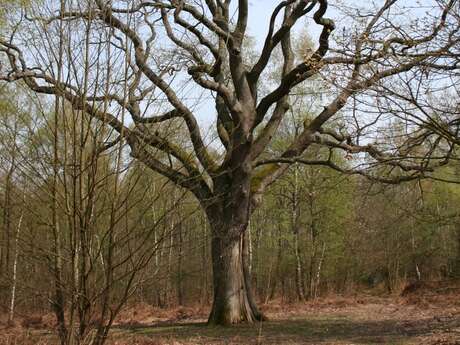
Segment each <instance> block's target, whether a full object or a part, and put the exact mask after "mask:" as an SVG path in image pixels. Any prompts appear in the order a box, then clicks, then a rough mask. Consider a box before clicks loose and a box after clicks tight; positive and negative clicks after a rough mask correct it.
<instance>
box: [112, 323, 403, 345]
mask: <svg viewBox="0 0 460 345" xmlns="http://www.w3.org/2000/svg"><path fill="white" fill-rule="evenodd" d="M115 333H118V334H119V335H120V336H127V335H128V334H129V335H132V336H140V335H142V336H144V337H149V338H151V339H156V338H164V339H174V340H175V341H177V342H178V343H179V344H323V343H324V344H395V345H401V344H405V343H406V341H408V340H409V339H410V336H409V335H405V334H404V333H402V332H401V329H399V328H398V327H397V325H396V324H395V322H392V321H378V322H371V321H368V322H355V321H353V320H347V319H345V318H343V317H338V318H314V319H312V318H309V319H295V320H292V319H290V320H275V321H268V322H263V323H258V324H255V325H235V326H232V327H218V326H214V327H208V326H206V324H204V323H201V324H198V323H183V324H168V325H156V326H151V327H139V328H133V329H123V330H121V329H120V330H117V331H116V332H115Z"/></svg>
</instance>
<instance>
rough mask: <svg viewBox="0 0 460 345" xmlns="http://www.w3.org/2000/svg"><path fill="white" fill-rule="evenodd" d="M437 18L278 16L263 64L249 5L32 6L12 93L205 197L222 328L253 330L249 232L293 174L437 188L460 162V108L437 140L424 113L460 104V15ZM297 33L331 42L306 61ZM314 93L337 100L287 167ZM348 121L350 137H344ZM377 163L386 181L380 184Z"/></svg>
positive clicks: (378, 9)
mask: <svg viewBox="0 0 460 345" xmlns="http://www.w3.org/2000/svg"><path fill="white" fill-rule="evenodd" d="M423 3H424V5H423V6H421V5H420V6H415V5H414V4H413V2H412V1H404V0H385V1H378V3H376V4H369V5H368V6H365V7H363V8H353V6H354V4H353V2H348V1H341V2H334V6H335V7H334V8H333V9H328V0H285V1H276V2H272V3H271V4H273V7H274V8H273V11H272V15H271V17H270V19H269V20H268V21H267V23H266V26H267V34H266V37H265V39H264V42H263V44H262V45H261V49H260V52H259V53H258V54H257V56H256V57H255V58H254V56H253V55H251V59H249V58H248V57H249V51H248V49H247V47H248V45H245V44H244V41H245V38H246V37H247V31H248V24H249V21H250V20H252V19H255V18H256V16H257V13H251V6H250V2H249V1H248V0H239V1H231V0H205V1H204V0H196V1H183V0H171V1H167V0H146V1H143V0H133V1H106V0H95V1H74V0H61V1H60V2H58V1H57V0H54V1H52V0H50V1H44V2H41V3H40V4H39V5H34V4H33V3H32V4H28V8H27V9H25V8H23V9H19V10H18V9H17V8H15V7H12V8H11V9H12V10H11V11H8V13H6V19H5V23H6V24H4V27H3V28H2V32H1V36H0V52H1V53H2V58H3V60H2V69H1V72H0V79H1V80H4V81H7V82H13V81H19V80H21V81H22V82H23V83H25V84H26V85H27V86H28V87H29V88H30V89H32V90H34V91H35V92H37V93H42V94H45V95H55V96H57V97H60V98H64V99H65V100H66V101H67V102H68V103H69V104H71V105H72V106H73V107H74V108H75V109H77V110H82V111H84V112H86V113H87V114H89V115H90V116H92V118H94V119H96V120H98V121H100V122H102V123H103V124H105V125H106V126H108V127H109V128H111V130H112V132H111V135H109V136H107V140H106V142H104V143H101V149H108V150H109V149H110V148H111V147H113V146H114V144H115V143H119V142H120V141H122V142H125V143H126V144H127V146H128V147H129V152H130V154H131V156H132V157H134V158H136V159H138V160H140V161H141V162H143V163H144V164H145V165H146V166H148V167H150V168H151V169H152V170H154V171H156V172H158V173H160V174H162V175H164V176H166V177H167V178H169V179H170V180H171V181H173V182H174V183H176V184H177V185H179V186H181V187H183V188H185V189H187V190H189V191H190V192H191V193H193V194H194V195H195V197H196V198H197V199H198V200H199V202H200V204H201V205H202V208H203V210H204V212H205V214H206V215H207V218H208V221H209V223H210V226H211V229H212V266H213V276H214V278H213V285H214V301H213V306H212V311H211V314H210V316H209V322H210V323H211V324H232V323H238V322H243V321H247V322H253V321H254V320H257V319H262V318H263V315H262V314H261V313H260V312H259V311H258V309H257V307H256V303H255V301H254V299H253V297H252V293H251V286H250V277H249V272H248V269H247V263H246V261H247V257H246V254H245V253H246V249H247V244H246V240H245V234H246V231H247V225H248V221H249V218H250V216H251V213H252V212H253V210H254V209H255V208H256V207H257V205H258V204H259V203H260V200H261V197H262V195H263V193H264V191H265V190H266V188H267V187H268V186H269V185H270V184H271V183H273V182H274V181H275V180H276V179H278V178H279V177H280V176H282V175H283V173H284V172H285V171H286V170H287V169H288V168H289V166H290V165H291V164H292V163H295V162H301V163H305V164H321V165H327V166H330V167H332V168H334V169H336V170H339V171H342V172H344V173H349V174H350V173H358V174H362V175H366V176H368V177H369V178H372V179H378V180H381V181H384V182H391V183H393V182H400V181H404V180H410V179H415V178H419V177H426V176H429V175H430V174H431V172H432V171H433V168H434V167H436V166H439V165H442V164H445V163H446V162H447V161H448V160H449V158H451V156H452V155H453V154H454V153H455V149H454V145H455V144H456V142H455V141H452V140H448V139H449V138H452V137H458V136H457V132H456V131H457V130H458V124H459V122H458V119H453V118H452V116H453V117H454V118H455V114H456V113H457V114H458V107H456V105H455V102H454V103H452V102H438V103H436V104H437V105H431V106H430V109H435V110H436V111H437V112H442V113H448V114H449V115H452V116H449V117H448V119H449V121H447V122H446V121H444V120H443V118H442V117H439V118H437V119H436V121H435V122H434V123H436V124H437V125H439V126H438V127H433V126H428V125H427V123H428V122H427V121H426V120H427V119H431V120H433V119H432V118H431V117H430V114H431V113H427V112H426V111H424V109H423V107H422V109H421V108H420V107H418V108H417V107H416V106H413V105H414V99H415V100H417V102H415V103H417V104H419V103H420V102H418V101H420V99H419V98H420V97H422V96H420V95H430V99H438V100H441V99H443V97H444V99H449V98H448V95H449V93H452V92H454V94H455V92H456V91H455V82H456V81H457V79H458V72H457V71H458V62H459V54H460V50H459V41H460V34H459V30H460V20H459V19H460V18H459V2H458V1H457V0H427V1H424V2H423ZM332 18H337V19H340V21H339V22H338V23H335V22H334V20H333V19H332ZM296 24H297V26H300V25H304V26H308V29H309V30H310V31H311V32H312V33H313V36H315V35H314V33H315V32H317V35H316V38H315V45H314V49H313V50H308V49H306V51H305V52H304V54H303V56H302V57H301V58H299V57H298V56H296V55H295V54H294V52H293V51H294V50H293V49H292V44H291V38H292V36H293V35H294V26H295V25H296ZM276 51H281V53H279V54H278V53H275V52H276ZM274 59H277V60H281V61H277V62H278V63H281V65H282V72H281V74H280V76H279V80H278V81H277V83H276V85H272V83H270V84H269V85H268V84H267V83H264V73H266V72H267V69H268V68H269V66H270V64H271V63H272V62H273V60H274ZM248 60H251V61H249V62H248ZM314 78H316V79H318V78H320V79H321V80H322V81H323V86H322V89H323V90H324V88H325V89H326V92H325V95H324V96H323V97H322V98H321V100H320V103H321V105H322V106H321V107H320V108H319V110H318V111H317V112H316V113H313V114H309V116H308V117H306V118H305V121H304V123H303V128H302V129H301V131H299V133H298V135H297V136H296V137H295V138H294V139H293V140H292V142H291V143H289V145H288V148H287V149H286V150H285V151H284V152H283V153H281V154H275V153H273V152H272V151H270V150H269V145H270V142H271V140H272V138H273V137H274V136H275V134H276V133H277V129H278V127H279V126H280V123H281V122H282V121H283V119H284V118H285V114H286V113H287V112H288V110H289V109H290V106H291V104H290V101H291V97H290V94H291V93H292V92H293V90H296V86H297V85H299V84H301V83H305V82H308V81H309V80H312V79H314ZM83 81H84V82H83ZM262 84H264V85H263V86H264V87H262ZM324 85H326V86H324ZM322 93H323V92H322ZM391 93H393V94H391ZM395 94H396V95H399V96H400V97H396V96H395ZM318 97H319V96H318ZM197 98H198V99H199V98H201V99H202V100H203V101H204V102H205V103H207V104H208V105H209V104H210V103H213V108H214V109H213V110H214V111H213V112H214V116H215V125H216V127H215V133H216V134H218V139H219V141H220V144H221V145H220V146H218V145H216V144H215V143H210V141H209V140H207V139H206V138H205V137H204V134H203V128H201V127H200V126H199V122H198V117H201V116H203V115H204V114H203V113H204V112H209V108H210V107H209V106H204V107H203V106H202V107H201V108H197V107H196V104H195V103H196V99H197ZM422 98H423V97H422ZM396 99H397V102H396V103H397V106H389V103H388V100H396ZM318 101H319V98H318ZM194 102H195V103H194ZM411 104H412V105H411ZM196 109H199V111H196ZM455 109H456V110H455ZM340 112H341V113H342V116H343V118H344V119H345V121H342V124H343V125H341V126H337V125H335V124H336V123H337V122H333V121H332V120H333V119H334V117H336V116H337V115H338V114H339V113H340ZM389 116H392V117H393V118H396V119H398V121H399V122H401V123H404V125H405V126H404V130H403V131H402V132H401V131H400V132H399V133H400V134H401V133H402V134H403V135H399V136H396V135H391V134H388V133H383V134H382V133H381V131H379V129H381V128H382V125H383V124H388V122H389V121H390V120H391V119H390V118H389ZM177 121H182V122H181V123H182V124H183V127H184V128H186V130H187V131H186V132H187V138H186V139H187V140H186V143H185V144H184V138H182V137H181V138H177V136H174V135H171V134H170V133H168V131H166V130H165V129H167V128H171V126H172V125H171V126H170V125H169V124H170V123H171V124H176V123H177ZM430 123H431V122H430ZM387 127H388V126H387ZM314 145H321V146H323V147H326V148H328V149H329V150H330V158H329V159H320V158H318V160H311V159H306V158H305V157H306V153H307V152H308V151H309V148H311V147H312V146H314ZM216 150H217V151H218V154H217V155H216V154H215V151H216ZM158 152H162V153H163V154H162V155H158ZM336 152H342V153H344V154H346V155H349V154H357V156H358V157H359V158H358V160H357V161H356V162H357V164H348V165H347V166H338V165H337V164H336V163H334V159H333V155H334V154H336ZM377 163H378V164H379V165H380V166H383V168H379V169H378V171H379V174H376V173H375V172H373V171H372V170H369V169H368V168H369V167H372V166H374V165H375V164H377Z"/></svg>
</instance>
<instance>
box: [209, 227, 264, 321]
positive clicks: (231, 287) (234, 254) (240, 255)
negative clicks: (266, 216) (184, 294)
mask: <svg viewBox="0 0 460 345" xmlns="http://www.w3.org/2000/svg"><path fill="white" fill-rule="evenodd" d="M221 220H222V219H221ZM219 224H220V225H219ZM246 227H247V224H238V225H235V224H234V225H230V224H228V225H226V223H225V222H223V221H218V222H216V223H214V224H212V225H211V229H212V242H211V247H212V269H213V282H214V299H213V304H212V309H211V313H210V316H209V319H208V324H211V325H231V324H235V323H240V322H248V323H252V322H255V321H259V320H264V319H265V317H264V315H263V314H262V313H261V312H260V311H259V310H258V308H257V306H256V303H255V300H254V297H253V294H252V290H251V282H250V274H249V271H248V262H247V254H246V253H245V250H246V244H245V231H246V230H247V229H246Z"/></svg>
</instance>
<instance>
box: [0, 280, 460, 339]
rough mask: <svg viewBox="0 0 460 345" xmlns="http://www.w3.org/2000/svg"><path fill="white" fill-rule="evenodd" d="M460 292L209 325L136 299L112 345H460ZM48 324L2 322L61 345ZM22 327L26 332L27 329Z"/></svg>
mask: <svg viewBox="0 0 460 345" xmlns="http://www.w3.org/2000/svg"><path fill="white" fill-rule="evenodd" d="M459 292H460V291H459V290H458V288H456V289H455V291H447V292H446V291H444V292H443V293H439V292H435V293H432V292H429V291H428V290H427V291H425V292H424V293H415V294H408V295H407V296H405V297H372V296H360V297H347V298H344V297H329V298H322V299H317V300H315V301H313V302H307V303H303V304H288V305H286V304H282V303H280V302H271V303H269V304H267V305H264V306H263V310H264V312H265V313H266V314H267V315H268V317H269V319H270V321H267V322H263V323H258V324H255V325H250V326H249V325H239V326H233V327H207V326H206V324H205V317H206V310H205V309H197V308H176V309H173V310H158V309H153V308H151V307H149V306H147V305H137V306H136V307H135V308H129V309H127V310H126V311H124V312H123V313H122V314H121V315H120V317H119V319H118V321H117V323H116V326H115V327H114V328H113V330H112V332H111V336H110V340H109V341H108V344H109V345H192V344H193V345H195V344H203V345H211V344H212V345H224V344H225V345H236V344H286V345H288V344H289V345H291V344H312V345H313V344H350V345H351V344H401V345H406V344H407V345H409V344H414V345H415V344H427V345H434V344H442V345H453V344H460V293H459ZM42 322H43V324H42V325H41V327H40V326H39V327H37V325H35V326H34V329H33V330H31V329H28V328H25V327H24V322H23V326H21V325H18V326H16V327H13V328H11V327H10V328H6V327H3V326H0V327H1V328H0V344H1V345H7V344H8V345H10V344H18V345H19V344H27V345H28V344H37V345H45V344H54V341H55V339H54V337H53V336H52V335H51V334H52V331H51V330H50V329H49V328H46V318H43V319H42ZM21 330H22V332H21Z"/></svg>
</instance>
